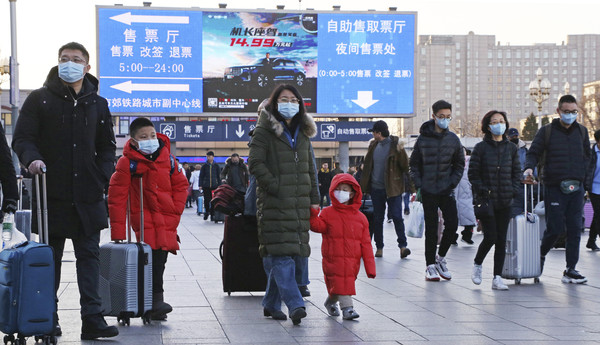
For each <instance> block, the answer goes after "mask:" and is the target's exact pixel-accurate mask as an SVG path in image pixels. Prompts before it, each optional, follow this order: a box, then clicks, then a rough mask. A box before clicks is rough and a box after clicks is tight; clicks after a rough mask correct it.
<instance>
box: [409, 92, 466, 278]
mask: <svg viewBox="0 0 600 345" xmlns="http://www.w3.org/2000/svg"><path fill="white" fill-rule="evenodd" d="M432 109H433V115H432V119H431V120H429V121H427V122H425V123H423V125H422V126H421V130H420V135H419V137H418V138H417V142H416V143H415V146H414V149H413V152H412V154H411V156H410V176H411V178H412V180H413V182H414V185H415V188H417V189H418V190H420V194H421V198H422V201H423V211H424V213H425V260H426V264H427V269H426V270H425V279H426V280H428V281H439V280H440V276H441V277H442V278H444V279H448V280H449V279H452V275H451V274H450V271H448V267H447V265H446V253H447V252H448V250H449V249H450V245H452V243H453V242H454V238H455V236H456V230H457V228H458V215H457V210H456V200H455V198H454V194H453V193H454V188H456V186H457V185H458V183H459V182H460V179H461V178H462V174H463V170H464V168H465V155H464V152H463V149H462V144H461V143H460V140H459V139H458V137H457V136H456V134H454V133H452V132H450V130H449V129H448V125H449V124H450V121H451V120H452V105H451V104H450V103H448V102H446V101H443V100H440V101H437V102H435V103H434V104H433V106H432ZM438 208H439V209H441V210H442V213H443V216H444V234H443V236H442V241H441V243H440V247H439V250H438V253H437V255H436V245H437V242H438V235H437V229H438Z"/></svg>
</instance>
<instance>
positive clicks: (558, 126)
mask: <svg viewBox="0 0 600 345" xmlns="http://www.w3.org/2000/svg"><path fill="white" fill-rule="evenodd" d="M556 112H557V113H558V114H560V119H554V120H553V121H552V122H551V123H549V124H547V125H545V126H544V127H542V128H541V129H540V130H539V131H538V132H537V133H536V135H535V138H533V141H532V142H531V147H530V148H529V151H528V152H527V159H526V162H525V172H524V175H526V176H528V180H529V181H531V180H532V175H533V169H534V168H535V167H536V166H537V165H538V163H540V162H542V163H543V167H542V169H541V170H540V171H541V173H540V175H541V177H542V182H543V183H544V185H543V187H542V188H544V194H543V195H544V205H545V208H546V231H545V232H544V236H543V238H542V244H541V256H542V258H541V259H542V262H541V264H542V268H543V267H544V260H545V257H546V254H548V252H549V251H550V249H551V248H552V247H553V246H554V243H555V242H556V240H557V239H558V237H559V236H560V235H561V234H562V233H564V231H565V228H566V231H567V243H566V251H565V258H566V262H567V267H566V269H565V271H564V272H563V276H562V282H563V283H576V284H583V283H585V282H587V278H586V277H584V276H583V275H581V274H580V273H579V272H578V271H577V270H576V269H575V266H576V265H577V261H578V260H579V241H580V240H581V217H582V215H581V213H582V211H583V196H584V194H585V191H584V182H585V177H586V176H585V173H586V171H587V168H588V165H589V161H590V156H591V154H592V153H591V149H590V138H589V135H588V130H587V128H585V127H584V126H582V125H580V124H579V123H578V122H577V121H576V120H577V115H578V107H577V100H576V99H575V97H573V96H571V95H565V96H562V97H561V98H560V100H559V101H558V108H557V109H556ZM548 131H550V132H549V133H548ZM544 158H545V161H544Z"/></svg>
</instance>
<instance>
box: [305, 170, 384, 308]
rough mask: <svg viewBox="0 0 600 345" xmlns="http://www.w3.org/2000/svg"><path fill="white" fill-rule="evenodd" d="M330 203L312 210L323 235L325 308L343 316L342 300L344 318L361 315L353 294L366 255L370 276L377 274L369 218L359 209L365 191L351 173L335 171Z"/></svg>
mask: <svg viewBox="0 0 600 345" xmlns="http://www.w3.org/2000/svg"><path fill="white" fill-rule="evenodd" d="M329 195H330V197H331V205H332V206H330V207H326V208H324V209H323V210H322V211H321V213H320V214H319V210H318V209H312V208H311V210H310V229H311V230H312V231H315V232H319V233H321V234H322V235H323V243H322V244H321V254H322V256H323V273H324V275H325V284H326V285H327V292H328V293H329V296H328V297H327V299H326V300H325V308H327V312H328V313H329V315H331V316H339V315H340V311H339V309H338V307H337V303H338V302H339V304H340V307H341V308H342V313H343V315H342V316H343V318H344V320H352V319H356V318H357V317H359V315H358V313H357V312H356V311H354V307H353V304H352V297H351V296H352V295H356V289H355V286H354V283H355V281H356V277H357V276H358V271H359V270H360V259H361V258H362V259H363V261H364V265H365V270H366V272H367V277H369V278H375V258H374V257H373V248H372V247H371V236H370V235H369V222H368V221H367V218H366V217H365V215H364V214H362V213H361V212H360V211H359V209H360V206H361V203H362V191H361V189H360V185H359V184H358V183H357V182H356V179H354V177H352V175H350V174H338V175H335V176H334V178H333V180H332V181H331V186H330V187H329Z"/></svg>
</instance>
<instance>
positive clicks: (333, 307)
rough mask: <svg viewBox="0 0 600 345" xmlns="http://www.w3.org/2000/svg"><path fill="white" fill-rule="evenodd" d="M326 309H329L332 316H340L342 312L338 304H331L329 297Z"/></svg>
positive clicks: (326, 301) (328, 311)
mask: <svg viewBox="0 0 600 345" xmlns="http://www.w3.org/2000/svg"><path fill="white" fill-rule="evenodd" d="M324 305H325V309H327V313H328V314H329V315H331V316H340V310H339V309H338V307H337V302H333V303H332V302H331V300H330V299H329V297H327V299H326V300H325V304H324Z"/></svg>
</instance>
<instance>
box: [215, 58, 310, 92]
mask: <svg viewBox="0 0 600 345" xmlns="http://www.w3.org/2000/svg"><path fill="white" fill-rule="evenodd" d="M271 60H272V61H268V60H267V59H264V58H261V59H258V60H256V61H254V62H253V63H252V64H249V65H242V66H232V67H227V68H226V69H225V74H224V76H223V81H224V82H232V83H235V84H250V85H252V84H254V85H256V86H258V87H261V88H262V87H266V86H267V85H269V84H270V83H271V82H273V81H279V80H291V81H293V82H294V83H295V84H296V85H298V86H302V85H304V82H305V79H306V70H305V69H304V66H302V64H301V63H300V62H298V61H294V60H290V59H285V58H274V59H271Z"/></svg>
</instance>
